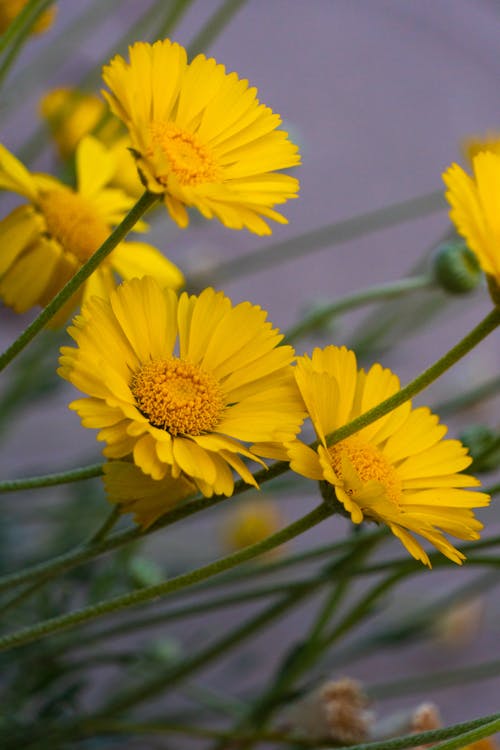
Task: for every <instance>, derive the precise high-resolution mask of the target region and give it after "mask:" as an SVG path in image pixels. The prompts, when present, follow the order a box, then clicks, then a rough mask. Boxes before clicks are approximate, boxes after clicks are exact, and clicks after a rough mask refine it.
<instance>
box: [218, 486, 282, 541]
mask: <svg viewBox="0 0 500 750" xmlns="http://www.w3.org/2000/svg"><path fill="white" fill-rule="evenodd" d="M283 525H284V522H283V516H282V514H281V513H280V511H279V509H278V506H277V505H276V504H275V503H272V502H271V501H270V500H265V499H262V500H255V501H246V502H245V501H243V502H241V501H240V502H238V503H237V505H236V506H235V507H233V508H232V513H231V514H230V515H229V518H228V519H227V521H226V523H225V525H224V529H223V536H224V541H225V542H226V545H227V546H228V547H229V548H230V549H232V550H238V549H242V548H243V547H247V546H248V545H250V544H256V543H257V542H261V541H262V540H263V539H266V538H267V537H268V536H270V535H271V534H274V533H275V532H276V531H278V530H279V529H280V528H281V526H283ZM271 552H274V553H277V552H279V549H275V550H271Z"/></svg>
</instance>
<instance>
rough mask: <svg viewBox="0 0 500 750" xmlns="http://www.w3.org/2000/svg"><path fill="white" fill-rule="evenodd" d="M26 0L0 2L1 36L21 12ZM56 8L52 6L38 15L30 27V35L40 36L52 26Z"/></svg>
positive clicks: (2, 0)
mask: <svg viewBox="0 0 500 750" xmlns="http://www.w3.org/2000/svg"><path fill="white" fill-rule="evenodd" d="M27 2H28V0H1V2H0V34H3V32H4V31H6V30H7V29H8V28H9V26H10V25H11V23H12V21H13V20H14V18H16V17H17V16H18V15H19V13H20V12H21V11H22V9H23V8H24V6H25V5H26V3H27ZM56 13H57V8H56V6H55V5H52V6H51V7H50V8H48V9H47V10H45V11H44V12H43V13H41V14H40V15H39V17H38V18H37V20H36V22H35V23H34V24H33V26H32V27H31V34H41V33H43V32H44V31H47V29H49V28H50V27H51V26H52V23H53V22H54V18H55V16H56Z"/></svg>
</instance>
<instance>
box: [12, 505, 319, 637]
mask: <svg viewBox="0 0 500 750" xmlns="http://www.w3.org/2000/svg"><path fill="white" fill-rule="evenodd" d="M331 514H332V510H331V509H330V508H329V507H328V506H326V505H320V506H318V507H317V508H316V509H315V510H313V511H311V513H308V514H307V515H305V516H303V517H302V518H300V519H299V520H298V521H295V522H294V523H292V524H290V525H289V526H287V527H286V528H284V529H282V530H281V531H278V532H277V533H276V534H273V535H272V536H269V537H267V538H266V539H264V540H262V541H261V542H257V543H256V544H253V545H250V546H249V547H245V548H244V549H242V550H238V552H234V553H233V554H231V555H228V556H227V557H224V558H222V559H219V560H216V561H215V562H212V563H209V564H208V565H204V566H203V567H201V568H197V569H195V570H193V571H190V572H188V573H184V574H182V575H180V576H177V577H176V578H172V579H170V580H167V581H163V582H162V583H159V584H155V585H153V586H145V587H144V588H142V589H139V590H138V591H132V592H131V593H129V594H124V595H122V596H117V597H114V598H112V599H109V600H107V601H103V602H100V603H99V604H95V605H92V606H89V607H84V608H82V609H80V610H77V611H75V612H70V613H68V614H65V615H61V616H59V617H53V618H51V619H49V620H45V621H42V622H40V623H37V624H36V625H33V626H32V627H28V628H23V629H21V630H19V631H16V632H14V633H10V634H8V635H5V636H3V637H2V638H0V650H3V651H5V650H7V649H9V648H13V647H17V646H20V645H22V644H24V643H30V642H32V641H35V640H38V639H39V638H44V637H46V636H48V635H52V634H53V633H58V632H61V631H62V630H66V629H68V628H71V627H76V626H77V625H81V624H82V623H84V622H90V621H91V620H95V619H97V618H98V617H101V616H102V615H104V614H109V613H111V612H117V611H120V610H122V609H125V608H128V607H133V606H135V605H137V604H140V603H142V602H147V601H151V599H154V598H156V597H158V596H166V595H167V594H171V593H173V592H174V591H179V590H181V589H184V588H187V587H188V586H193V585H194V584H196V583H199V582H200V581H203V580H206V579H207V578H211V577H212V576H215V575H218V574H219V573H222V572H223V571H225V570H229V569H231V568H233V567H235V566H236V565H240V564H241V563H243V562H246V561H247V560H252V559H253V558H254V557H257V556H258V555H261V554H263V553H264V552H267V551H268V550H271V549H274V548H275V547H278V546H280V545H281V544H284V542H287V541H289V540H290V539H293V538H294V537H296V536H298V535H299V534H302V533H303V532H304V531H307V529H310V528H312V527H313V526H316V525H317V524H318V523H319V522H320V521H323V520H324V519H325V518H327V517H328V516H329V515H331Z"/></svg>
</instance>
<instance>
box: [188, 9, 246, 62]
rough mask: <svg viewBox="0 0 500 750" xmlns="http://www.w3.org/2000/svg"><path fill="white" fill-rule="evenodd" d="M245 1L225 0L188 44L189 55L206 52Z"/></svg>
mask: <svg viewBox="0 0 500 750" xmlns="http://www.w3.org/2000/svg"><path fill="white" fill-rule="evenodd" d="M245 2H246V0H224V2H223V3H222V4H221V6H220V8H218V9H217V10H216V11H215V12H214V13H213V14H212V15H211V16H210V18H209V19H208V21H207V22H206V23H205V24H204V25H203V26H202V28H201V29H200V31H199V32H198V34H197V35H196V36H195V38H194V39H193V40H192V41H191V42H190V43H189V44H188V47H187V51H188V56H189V57H190V58H192V57H194V56H195V55H199V54H200V53H201V52H206V51H207V50H208V48H209V47H210V46H211V45H212V44H213V43H214V41H215V40H216V39H217V37H218V36H219V34H220V33H221V31H223V30H224V28H225V27H226V26H227V25H228V23H230V22H231V21H232V19H233V17H234V16H235V15H236V13H238V11H239V10H241V8H242V7H243V6H244V5H245Z"/></svg>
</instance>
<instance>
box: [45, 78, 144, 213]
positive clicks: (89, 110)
mask: <svg viewBox="0 0 500 750" xmlns="http://www.w3.org/2000/svg"><path fill="white" fill-rule="evenodd" d="M40 114H41V115H42V117H43V119H44V120H45V121H46V123H47V125H48V127H49V130H50V132H51V135H52V137H53V139H54V141H55V143H56V146H57V150H58V152H59V155H60V157H61V158H62V159H68V158H69V157H71V156H73V154H74V152H75V150H76V147H77V145H78V144H79V142H80V141H81V139H82V138H83V137H84V136H85V135H89V134H93V135H94V137H95V138H97V139H98V140H99V141H101V142H102V143H103V144H104V145H105V146H107V148H108V150H109V151H110V152H111V154H112V157H113V159H114V163H115V169H114V172H113V174H112V175H111V177H110V178H109V184H110V185H112V186H115V187H119V188H122V189H123V190H125V192H126V193H129V195H132V196H134V197H135V198H138V197H139V196H140V195H142V193H143V192H144V186H143V184H142V183H141V181H140V179H139V175H138V173H137V168H136V166H135V160H134V158H133V156H132V154H131V153H130V138H129V137H128V135H125V132H124V130H123V126H122V124H121V122H120V121H119V120H117V119H116V118H115V117H114V116H113V115H110V114H109V112H108V109H107V107H106V103H105V102H104V101H103V99H101V98H100V97H98V96H96V95H95V94H89V93H86V92H85V91H80V90H79V89H75V88H69V87H61V88H56V89H52V90H51V91H48V92H47V93H46V94H45V95H44V96H43V97H42V99H41V100H40ZM94 131H95V132H94Z"/></svg>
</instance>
